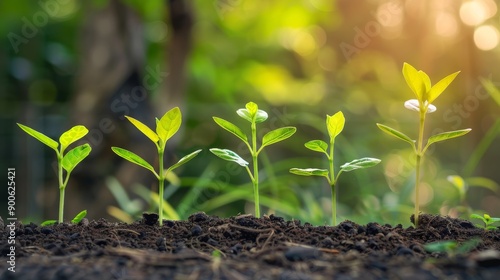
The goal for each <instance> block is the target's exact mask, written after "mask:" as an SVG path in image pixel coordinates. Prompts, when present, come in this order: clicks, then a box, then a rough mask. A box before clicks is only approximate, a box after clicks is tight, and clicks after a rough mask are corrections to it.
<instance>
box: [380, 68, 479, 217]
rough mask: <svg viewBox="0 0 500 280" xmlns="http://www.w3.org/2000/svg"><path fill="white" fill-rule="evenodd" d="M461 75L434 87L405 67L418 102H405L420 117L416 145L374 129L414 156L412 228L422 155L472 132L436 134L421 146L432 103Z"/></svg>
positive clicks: (403, 136)
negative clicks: (408, 148) (406, 145)
mask: <svg viewBox="0 0 500 280" xmlns="http://www.w3.org/2000/svg"><path fill="white" fill-rule="evenodd" d="M458 73H460V71H458V72H455V73H453V74H450V75H448V76H446V77H444V78H443V79H442V80H440V81H439V82H438V83H437V84H435V85H434V86H431V80H430V78H429V76H428V75H427V74H426V73H425V72H423V71H421V70H420V71H417V70H416V69H415V68H414V67H413V66H411V65H410V64H408V63H404V65H403V76H404V78H405V80H406V83H407V84H408V86H409V87H410V89H411V90H412V91H413V93H414V94H415V96H416V97H417V99H410V100H408V101H406V102H405V104H404V105H405V107H406V108H407V109H409V110H412V111H417V112H418V113H419V120H420V121H419V129H418V141H415V140H412V139H411V138H410V137H408V136H407V135H406V134H404V133H402V132H399V131H398V130H396V129H394V128H391V127H388V126H386V125H383V124H379V123H377V126H378V127H379V128H380V129H381V130H382V131H384V132H385V133H388V134H390V135H392V136H394V137H396V138H398V139H400V140H403V141H405V142H407V143H409V144H410V145H411V147H412V148H413V151H414V153H415V156H416V167H415V168H416V176H415V214H414V217H415V226H418V214H419V205H420V199H419V187H420V172H421V164H422V160H423V158H424V154H425V152H426V151H427V149H428V148H429V146H430V145H432V144H434V143H437V142H441V141H445V140H448V139H452V138H456V137H459V136H462V135H465V134H467V133H469V131H471V129H470V128H467V129H461V130H455V131H448V132H443V133H439V134H436V135H433V136H431V137H429V139H428V140H427V144H426V145H425V146H424V145H423V140H424V125H425V117H426V115H427V113H432V112H434V111H436V106H434V105H432V104H431V103H432V102H433V101H434V100H436V98H438V97H439V95H441V93H443V91H444V90H445V89H446V88H447V87H448V86H449V85H450V83H451V82H452V81H453V80H454V79H455V77H456V76H457V75H458Z"/></svg>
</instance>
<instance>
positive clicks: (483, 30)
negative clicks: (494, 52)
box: [474, 25, 499, 51]
mask: <svg viewBox="0 0 500 280" xmlns="http://www.w3.org/2000/svg"><path fill="white" fill-rule="evenodd" d="M498 40H499V34H498V30H497V29H496V28H495V27H494V26H492V25H483V26H480V27H478V28H477V29H476V30H475V31H474V43H475V44H476V47H477V48H478V49H480V50H483V51H489V50H491V49H494V48H495V47H496V46H497V45H498Z"/></svg>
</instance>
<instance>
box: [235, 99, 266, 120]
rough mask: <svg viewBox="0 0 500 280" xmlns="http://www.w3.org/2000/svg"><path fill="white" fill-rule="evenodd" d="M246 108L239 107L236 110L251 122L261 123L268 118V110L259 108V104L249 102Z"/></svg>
mask: <svg viewBox="0 0 500 280" xmlns="http://www.w3.org/2000/svg"><path fill="white" fill-rule="evenodd" d="M245 107H246V108H245V109H239V110H237V111H236V114H238V116H240V117H242V118H244V119H245V120H247V121H249V122H250V123H253V122H255V123H261V122H263V121H265V120H267V118H268V115H267V113H266V111H264V110H259V107H258V106H257V104H255V103H253V102H248V103H247V104H246V106H245Z"/></svg>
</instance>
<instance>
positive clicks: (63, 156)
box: [17, 123, 92, 223]
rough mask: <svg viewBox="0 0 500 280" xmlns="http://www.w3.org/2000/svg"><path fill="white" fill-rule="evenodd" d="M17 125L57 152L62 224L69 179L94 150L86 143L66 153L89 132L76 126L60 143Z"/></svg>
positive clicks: (65, 134)
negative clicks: (65, 192)
mask: <svg viewBox="0 0 500 280" xmlns="http://www.w3.org/2000/svg"><path fill="white" fill-rule="evenodd" d="M17 125H18V126H19V127H20V128H21V129H22V130H23V131H24V132H26V133H27V134H28V135H31V136H32V137H33V138H35V139H37V140H38V141H40V142H42V143H43V144H45V145H47V146H49V147H50V148H51V149H53V150H54V151H55V152H56V156H57V165H58V181H59V220H58V221H59V223H62V222H63V217H64V190H65V189H66V186H67V184H68V180H69V177H70V175H71V172H72V171H73V169H75V167H76V166H77V165H78V164H79V163H80V162H81V161H82V160H84V159H85V158H86V157H87V156H88V155H89V154H90V152H91V150H92V148H91V147H90V145H89V144H88V143H86V144H82V145H79V146H77V147H75V148H73V149H71V150H69V151H68V152H67V153H64V152H65V151H66V149H67V148H68V147H69V146H70V145H71V144H73V143H75V142H76V141H78V140H80V139H81V138H83V137H84V136H85V135H87V133H88V132H89V131H88V129H87V128H86V127H85V126H83V125H77V126H74V127H72V128H70V129H69V130H68V131H66V132H64V133H63V134H61V136H60V137H59V143H58V142H56V141H55V140H53V139H51V138H50V137H48V136H46V135H45V134H43V133H41V132H38V131H36V130H34V129H32V128H30V127H28V126H25V125H22V124H20V123H18V124H17ZM63 169H64V170H65V171H66V177H64V174H63Z"/></svg>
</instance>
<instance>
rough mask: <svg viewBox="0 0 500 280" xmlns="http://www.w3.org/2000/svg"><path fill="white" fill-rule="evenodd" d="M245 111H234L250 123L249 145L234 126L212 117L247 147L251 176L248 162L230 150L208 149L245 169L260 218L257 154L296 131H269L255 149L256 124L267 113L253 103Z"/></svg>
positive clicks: (247, 105)
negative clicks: (249, 155) (251, 185)
mask: <svg viewBox="0 0 500 280" xmlns="http://www.w3.org/2000/svg"><path fill="white" fill-rule="evenodd" d="M245 107H246V108H245V109H239V110H237V111H236V113H237V114H238V116H240V117H242V118H243V119H245V120H247V121H248V122H250V127H251V131H252V134H251V137H252V138H251V139H252V140H251V141H252V142H251V144H250V142H249V141H248V138H247V135H246V134H245V133H244V132H243V131H242V130H241V129H240V128H238V127H237V126H236V125H234V124H232V123H231V122H228V121H226V120H224V119H221V118H218V117H213V119H214V121H215V123H217V124H218V125H219V126H220V127H222V128H223V129H225V130H227V131H229V132H231V133H232V134H233V135H235V136H236V137H238V138H239V139H240V140H242V141H243V142H244V143H245V144H246V145H247V147H248V150H249V151H250V154H251V156H252V163H253V175H252V172H251V171H250V168H249V167H248V164H249V163H248V162H247V161H246V160H244V159H243V158H241V157H240V156H239V155H238V154H236V153H235V152H233V151H231V150H227V149H217V148H213V149H210V152H212V153H213V154H214V155H216V156H218V157H220V158H222V159H224V160H227V161H232V162H236V163H237V164H239V165H241V166H243V167H245V169H246V170H247V172H248V175H249V176H250V180H252V183H253V189H254V202H255V216H256V217H260V204H259V163H258V160H257V158H258V156H259V153H260V152H262V149H264V147H267V146H269V145H271V144H275V143H278V142H280V141H283V140H285V139H287V138H289V137H290V136H292V135H293V134H294V133H295V132H296V131H297V129H296V128H295V127H292V126H287V127H282V128H278V129H275V130H272V131H269V132H268V133H266V134H265V135H264V137H262V141H261V146H260V148H257V124H258V123H261V122H263V121H265V120H266V119H267V117H268V115H267V113H266V112H265V111H263V110H259V107H258V106H257V104H255V103H253V102H248V103H247V104H246V106H245Z"/></svg>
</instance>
